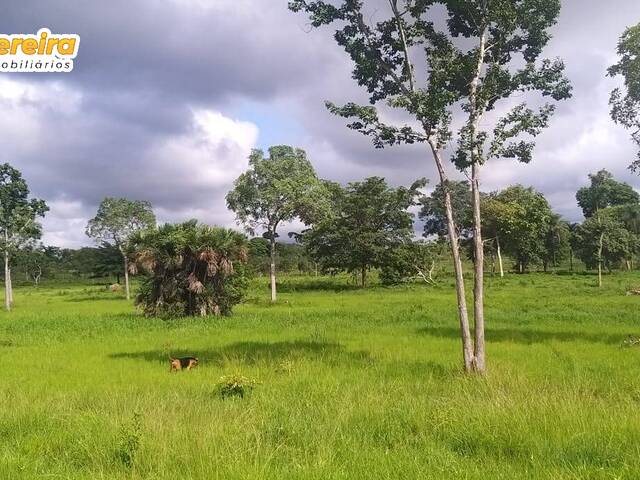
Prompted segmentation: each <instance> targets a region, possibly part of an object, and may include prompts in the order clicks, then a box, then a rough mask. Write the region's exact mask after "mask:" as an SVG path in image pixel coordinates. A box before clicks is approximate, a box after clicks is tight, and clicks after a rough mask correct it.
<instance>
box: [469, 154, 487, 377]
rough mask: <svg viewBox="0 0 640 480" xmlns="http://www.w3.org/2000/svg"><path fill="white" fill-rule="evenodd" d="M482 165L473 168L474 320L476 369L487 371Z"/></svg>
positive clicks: (481, 371)
mask: <svg viewBox="0 0 640 480" xmlns="http://www.w3.org/2000/svg"><path fill="white" fill-rule="evenodd" d="M479 170H480V165H478V164H477V163H474V164H473V167H472V181H471V185H472V187H471V188H472V195H473V197H472V199H473V245H474V282H473V318H474V334H475V342H474V369H475V371H476V372H479V373H484V371H485V368H486V367H485V346H484V244H483V243H482V219H481V217H480V180H479V177H480V172H479Z"/></svg>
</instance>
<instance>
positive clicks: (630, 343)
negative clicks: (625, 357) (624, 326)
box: [622, 335, 640, 347]
mask: <svg viewBox="0 0 640 480" xmlns="http://www.w3.org/2000/svg"><path fill="white" fill-rule="evenodd" d="M638 345H640V338H638V337H634V336H633V335H629V336H628V337H627V338H626V339H625V340H624V341H623V342H622V346H623V347H636V346H638Z"/></svg>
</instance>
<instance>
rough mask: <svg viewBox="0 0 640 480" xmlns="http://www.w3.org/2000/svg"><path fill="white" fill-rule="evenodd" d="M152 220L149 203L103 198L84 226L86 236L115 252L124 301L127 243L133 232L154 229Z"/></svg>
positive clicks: (127, 285) (126, 276)
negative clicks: (120, 268) (119, 262)
mask: <svg viewBox="0 0 640 480" xmlns="http://www.w3.org/2000/svg"><path fill="white" fill-rule="evenodd" d="M155 225H156V217H155V215H154V213H153V209H152V208H151V204H150V203H149V202H145V201H141V200H129V199H127V198H111V197H107V198H105V199H104V200H102V203H100V206H99V207H98V213H97V214H96V216H95V217H94V218H92V219H91V220H89V223H88V224H87V230H86V234H87V235H88V236H89V237H91V238H94V239H95V240H96V241H97V242H99V243H100V244H107V245H111V246H113V247H115V248H117V249H118V251H119V252H120V254H121V256H122V261H123V264H124V284H125V291H126V293H127V300H129V299H130V298H131V293H130V290H129V259H128V258H127V255H126V249H127V242H128V241H129V238H131V236H132V235H133V234H135V233H138V232H140V231H142V230H148V229H150V228H153V227H155Z"/></svg>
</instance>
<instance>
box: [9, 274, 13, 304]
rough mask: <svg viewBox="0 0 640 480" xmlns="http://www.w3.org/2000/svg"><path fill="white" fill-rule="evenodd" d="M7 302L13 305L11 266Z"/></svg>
mask: <svg viewBox="0 0 640 480" xmlns="http://www.w3.org/2000/svg"><path fill="white" fill-rule="evenodd" d="M9 303H10V304H11V306H13V280H12V279H11V267H9Z"/></svg>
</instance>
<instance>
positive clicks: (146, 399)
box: [0, 273, 640, 480]
mask: <svg viewBox="0 0 640 480" xmlns="http://www.w3.org/2000/svg"><path fill="white" fill-rule="evenodd" d="M638 284H640V275H638V274H636V273H629V274H619V275H616V276H608V277H607V278H606V287H605V288H604V289H602V290H600V289H598V288H596V287H595V282H594V278H593V277H591V276H583V275H576V276H561V275H542V274H532V275H523V276H517V275H513V276H509V277H508V278H506V279H498V278H495V277H494V278H489V279H488V281H487V319H488V332H487V339H488V340H487V341H488V358H489V374H488V376H487V377H486V378H473V377H472V378H469V377H465V376H464V375H462V374H461V373H460V364H461V358H460V357H461V353H460V341H459V340H458V333H457V320H456V312H455V303H454V292H453V289H452V285H451V284H450V282H449V281H448V280H446V279H445V280H444V281H442V282H441V283H440V284H439V285H438V286H437V287H435V288H432V287H426V286H422V285H416V286H409V287H399V288H390V289H385V288H371V289H367V290H360V289H357V288H354V287H353V286H352V285H350V283H349V282H348V281H347V280H345V279H341V278H338V279H329V278H324V277H319V278H313V277H311V278H293V277H292V278H285V279H284V280H283V281H282V284H281V288H280V292H281V300H280V301H279V303H278V304H277V305H270V304H269V303H268V285H267V283H266V281H259V282H256V283H255V285H254V287H253V288H252V290H251V295H250V298H249V300H248V302H247V303H246V304H244V305H241V306H240V307H238V308H237V309H236V313H235V314H234V316H233V317H230V318H222V319H186V320H181V321H174V322H164V321H161V320H154V319H147V318H144V317H141V316H140V315H139V314H137V313H136V312H135V310H134V309H133V307H132V306H131V305H130V304H128V303H127V302H126V301H125V300H124V299H122V298H121V296H120V295H121V294H117V293H116V294H114V293H112V292H109V291H107V289H105V288H103V287H99V286H69V285H64V286H56V285H49V286H46V287H43V288H39V289H33V288H21V289H18V290H17V292H16V308H15V311H13V312H11V313H10V314H7V313H3V314H0V365H2V373H1V378H2V381H1V382H0V405H2V409H0V478H1V479H4V478H6V479H34V478H64V479H96V478H98V479H100V478H104V479H125V478H126V479H132V478H133V479H176V478H180V479H215V478H219V479H256V478H257V479H260V478H269V479H276V478H277V479H280V478H287V479H367V480H368V479H378V478H389V479H391V478H393V479H395V478H406V479H415V478H429V479H482V480H487V479H514V478H540V479H543V478H544V479H547V478H548V479H587V478H588V479H614V478H619V479H637V478H640V416H639V415H638V408H639V406H640V347H638V348H622V347H621V344H622V342H623V340H624V339H625V338H626V336H627V335H629V334H634V335H638V336H640V322H639V320H640V317H639V315H638V312H639V307H640V297H636V296H627V295H626V294H625V293H626V291H627V290H628V289H629V288H630V287H631V286H637V285H638ZM169 354H172V355H174V356H175V355H181V354H184V355H196V356H198V357H199V358H200V366H199V367H198V368H197V369H195V370H193V371H190V372H180V373H178V374H175V373H174V374H170V373H169V364H168V360H167V359H168V355H169ZM225 375H237V376H241V377H246V378H248V379H252V380H253V379H255V380H256V381H257V382H258V383H257V384H256V385H255V386H254V388H253V391H252V393H251V394H250V395H247V396H245V397H243V398H241V397H240V396H229V397H227V398H224V399H223V398H222V397H221V395H219V389H218V383H219V381H220V378H221V377H222V376H225Z"/></svg>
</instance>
